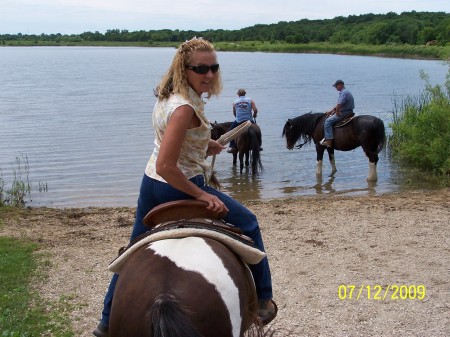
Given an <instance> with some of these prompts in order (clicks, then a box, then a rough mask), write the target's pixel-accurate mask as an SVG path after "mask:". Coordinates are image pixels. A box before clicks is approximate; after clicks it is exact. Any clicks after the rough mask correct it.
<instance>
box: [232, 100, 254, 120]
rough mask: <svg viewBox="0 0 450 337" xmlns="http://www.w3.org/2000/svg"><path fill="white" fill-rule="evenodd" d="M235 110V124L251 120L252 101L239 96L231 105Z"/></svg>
mask: <svg viewBox="0 0 450 337" xmlns="http://www.w3.org/2000/svg"><path fill="white" fill-rule="evenodd" d="M233 105H234V110H236V122H238V123H241V122H245V121H249V120H251V119H252V99H251V98H247V97H245V96H240V97H239V98H238V99H236V100H235V101H234V103H233Z"/></svg>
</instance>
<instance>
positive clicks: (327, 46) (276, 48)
mask: <svg viewBox="0 0 450 337" xmlns="http://www.w3.org/2000/svg"><path fill="white" fill-rule="evenodd" d="M3 42H4V43H3V44H0V46H3V47H32V46H35V47H57V46H60V47H154V48H155V47H168V48H176V47H177V46H178V44H179V42H121V41H117V42H114V41H81V42H62V41H61V42H56V41H32V40H11V41H3ZM215 47H216V48H217V50H219V51H234V52H267V53H309V54H312V53H315V54H338V55H359V56H376V57H392V58H407V59H423V60H449V59H450V46H446V47H440V46H413V45H364V44H359V45H354V44H349V43H342V44H331V43H325V42H324V43H306V44H292V43H283V42H268V41H264V42H261V41H239V42H216V43H215Z"/></svg>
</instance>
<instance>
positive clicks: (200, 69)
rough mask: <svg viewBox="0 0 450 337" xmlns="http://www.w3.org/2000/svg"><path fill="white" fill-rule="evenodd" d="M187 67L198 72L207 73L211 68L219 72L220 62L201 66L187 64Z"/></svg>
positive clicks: (214, 71) (212, 70) (213, 71)
mask: <svg viewBox="0 0 450 337" xmlns="http://www.w3.org/2000/svg"><path fill="white" fill-rule="evenodd" d="M186 68H188V69H191V70H193V71H194V72H196V73H197V74H202V75H204V74H207V73H208V71H209V70H211V72H212V73H213V74H214V73H217V71H218V70H219V64H212V65H210V66H205V65H201V66H190V65H188V64H186Z"/></svg>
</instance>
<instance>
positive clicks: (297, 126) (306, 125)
mask: <svg viewBox="0 0 450 337" xmlns="http://www.w3.org/2000/svg"><path fill="white" fill-rule="evenodd" d="M324 115H325V113H323V112H316V113H312V112H308V113H306V114H303V115H301V116H298V117H295V118H293V119H290V120H289V123H290V124H291V126H292V128H291V135H290V137H291V138H292V139H293V140H295V141H298V140H299V139H300V138H301V139H303V144H301V145H299V147H302V146H303V145H305V144H309V143H310V142H311V140H312V134H313V132H314V129H315V128H316V126H317V123H318V122H319V120H320V119H321V118H322V117H323V116H324ZM285 133H286V132H285V130H283V136H284V135H285Z"/></svg>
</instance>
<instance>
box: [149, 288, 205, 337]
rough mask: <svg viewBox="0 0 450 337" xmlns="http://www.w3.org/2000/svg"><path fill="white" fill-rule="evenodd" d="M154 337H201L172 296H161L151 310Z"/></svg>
mask: <svg viewBox="0 0 450 337" xmlns="http://www.w3.org/2000/svg"><path fill="white" fill-rule="evenodd" d="M150 320H151V324H152V327H153V336H154V337H164V336H170V337H201V335H200V334H199V333H198V331H197V330H196V329H195V328H194V326H193V324H192V321H191V320H190V319H189V317H188V315H187V313H186V311H185V309H183V308H182V307H181V305H180V303H179V302H178V301H177V300H176V298H175V297H174V296H173V295H170V294H161V295H159V296H158V297H157V298H156V301H155V303H154V304H153V306H152V308H151V313H150Z"/></svg>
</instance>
